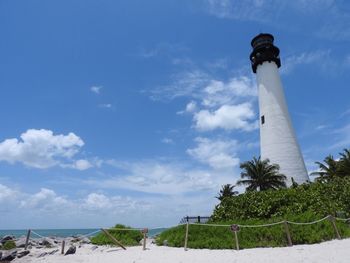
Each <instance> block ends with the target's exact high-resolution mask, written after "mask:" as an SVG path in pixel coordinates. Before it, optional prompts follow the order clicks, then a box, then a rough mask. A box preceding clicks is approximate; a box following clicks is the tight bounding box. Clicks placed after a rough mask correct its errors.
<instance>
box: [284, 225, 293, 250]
mask: <svg viewBox="0 0 350 263" xmlns="http://www.w3.org/2000/svg"><path fill="white" fill-rule="evenodd" d="M284 231H286V235H287V240H288V246H290V247H291V246H293V243H292V238H291V237H290V232H289V227H288V222H287V221H286V220H285V221H284Z"/></svg>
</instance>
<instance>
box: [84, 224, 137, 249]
mask: <svg viewBox="0 0 350 263" xmlns="http://www.w3.org/2000/svg"><path fill="white" fill-rule="evenodd" d="M114 228H119V229H120V228H122V229H131V228H130V227H127V226H124V225H120V224H117V225H115V227H114ZM108 232H109V233H110V234H111V235H112V236H114V237H115V238H116V239H117V240H118V241H120V242H121V243H122V244H123V245H125V246H138V245H140V241H141V239H142V238H143V235H142V233H141V232H140V231H136V230H135V231H129V230H128V231H125V230H113V229H112V230H108ZM91 242H92V243H93V244H95V245H115V244H114V243H113V241H112V240H111V239H110V238H109V237H108V236H106V234H105V233H103V232H101V233H99V234H98V235H96V236H94V237H92V238H91Z"/></svg>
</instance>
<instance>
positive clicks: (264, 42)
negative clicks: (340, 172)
mask: <svg viewBox="0 0 350 263" xmlns="http://www.w3.org/2000/svg"><path fill="white" fill-rule="evenodd" d="M273 41H274V37H273V36H272V35H271V34H259V35H257V36H256V37H254V38H253V40H252V42H251V45H252V47H253V51H252V53H251V54H250V61H251V65H252V69H253V72H254V73H256V77H257V84H258V92H259V117H260V154H261V158H262V159H269V160H270V162H271V163H273V164H278V165H279V166H280V172H281V173H282V174H284V175H285V176H286V177H287V185H291V184H292V178H293V179H294V181H295V182H296V183H298V184H301V183H304V182H306V181H308V180H309V176H308V173H307V171H306V167H305V163H304V159H303V156H302V153H301V150H300V147H299V144H298V141H297V138H296V136H295V132H294V129H293V125H292V121H291V119H290V116H289V112H288V107H287V103H286V99H285V96H284V91H283V86H282V82H281V78H280V75H279V71H278V69H279V67H281V60H280V57H279V53H280V51H279V49H278V48H277V47H276V46H275V45H274V43H273Z"/></svg>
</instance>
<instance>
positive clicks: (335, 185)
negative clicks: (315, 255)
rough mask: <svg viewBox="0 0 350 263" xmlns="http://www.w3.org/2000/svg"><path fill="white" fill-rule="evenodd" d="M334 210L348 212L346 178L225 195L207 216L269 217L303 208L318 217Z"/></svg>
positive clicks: (349, 194)
mask: <svg viewBox="0 0 350 263" xmlns="http://www.w3.org/2000/svg"><path fill="white" fill-rule="evenodd" d="M338 211H342V212H344V215H345V216H347V217H349V216H350V178H343V179H342V178H334V179H333V180H332V181H330V182H327V183H322V182H315V183H311V184H303V185H299V186H297V187H295V188H287V189H280V190H269V191H262V192H246V193H244V194H241V195H239V196H235V197H228V198H225V199H224V200H223V201H222V202H221V203H220V204H219V205H217V206H216V207H215V209H214V212H213V215H212V217H211V220H212V221H230V220H234V219H251V218H260V219H269V218H275V217H284V216H286V215H300V214H303V213H306V212H307V213H311V214H312V215H313V216H317V218H320V217H324V216H326V215H329V214H332V215H335V214H336V212H338Z"/></svg>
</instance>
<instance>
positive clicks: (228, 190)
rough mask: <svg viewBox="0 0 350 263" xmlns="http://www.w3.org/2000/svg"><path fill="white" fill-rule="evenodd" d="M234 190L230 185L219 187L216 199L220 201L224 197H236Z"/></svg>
mask: <svg viewBox="0 0 350 263" xmlns="http://www.w3.org/2000/svg"><path fill="white" fill-rule="evenodd" d="M234 188H235V185H230V184H225V185H223V186H222V187H221V190H220V192H219V195H218V196H216V198H217V199H219V200H220V201H222V200H224V198H226V197H232V196H235V195H238V192H237V191H233V189H234Z"/></svg>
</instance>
